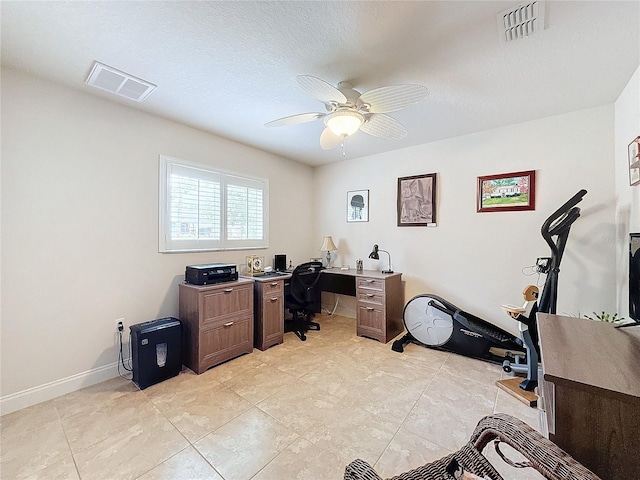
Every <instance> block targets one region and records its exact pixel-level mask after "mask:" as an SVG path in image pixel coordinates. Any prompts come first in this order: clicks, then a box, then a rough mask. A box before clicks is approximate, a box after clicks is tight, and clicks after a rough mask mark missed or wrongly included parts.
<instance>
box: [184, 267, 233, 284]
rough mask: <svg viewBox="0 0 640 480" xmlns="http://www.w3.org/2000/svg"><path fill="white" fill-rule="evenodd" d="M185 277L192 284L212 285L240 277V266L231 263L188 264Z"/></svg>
mask: <svg viewBox="0 0 640 480" xmlns="http://www.w3.org/2000/svg"><path fill="white" fill-rule="evenodd" d="M184 279H185V281H186V282H187V283H190V284H191V285H211V284H213V283H222V282H232V281H234V280H237V279H238V266H237V265H233V264H231V263H210V264H207V265H187V268H186V270H185V272H184Z"/></svg>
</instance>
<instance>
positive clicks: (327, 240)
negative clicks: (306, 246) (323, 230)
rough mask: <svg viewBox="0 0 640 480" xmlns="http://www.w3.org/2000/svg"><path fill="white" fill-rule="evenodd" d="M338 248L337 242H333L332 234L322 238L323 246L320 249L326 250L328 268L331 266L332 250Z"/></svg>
mask: <svg viewBox="0 0 640 480" xmlns="http://www.w3.org/2000/svg"><path fill="white" fill-rule="evenodd" d="M336 250H338V247H336V244H335V243H333V238H331V235H329V236H328V237H324V238H323V239H322V246H321V247H320V251H321V252H326V256H325V259H326V261H327V264H326V265H325V267H326V268H331V252H335V251H336Z"/></svg>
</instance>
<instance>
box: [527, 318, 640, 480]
mask: <svg viewBox="0 0 640 480" xmlns="http://www.w3.org/2000/svg"><path fill="white" fill-rule="evenodd" d="M538 332H539V334H540V350H541V354H542V369H543V379H542V380H543V381H541V382H540V392H539V393H540V396H541V399H540V400H541V401H540V402H539V407H540V409H541V410H542V411H543V417H546V421H545V420H543V425H542V426H543V429H544V427H545V426H546V427H547V428H548V433H549V439H550V440H552V441H553V442H554V443H556V444H557V445H558V446H559V447H560V448H562V449H563V450H565V451H566V452H568V453H569V454H570V455H571V456H573V457H574V458H575V459H576V460H578V461H579V462H580V463H582V464H583V465H584V466H586V467H587V468H589V469H590V470H592V471H593V472H594V473H595V474H597V475H598V476H600V477H601V478H602V479H604V480H616V479H620V480H629V479H631V478H638V479H640V455H639V454H638V447H639V446H640V327H630V328H624V329H616V328H614V326H613V325H611V324H609V323H603V322H597V321H593V320H588V319H580V318H574V317H564V316H560V315H550V314H544V313H540V314H538ZM544 423H546V425H545V424H544Z"/></svg>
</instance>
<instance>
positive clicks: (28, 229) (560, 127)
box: [0, 70, 640, 413]
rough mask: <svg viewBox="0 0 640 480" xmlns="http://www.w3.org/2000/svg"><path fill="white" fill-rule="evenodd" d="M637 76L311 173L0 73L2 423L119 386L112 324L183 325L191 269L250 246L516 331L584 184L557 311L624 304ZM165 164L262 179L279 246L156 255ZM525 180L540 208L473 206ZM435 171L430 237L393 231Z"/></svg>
mask: <svg viewBox="0 0 640 480" xmlns="http://www.w3.org/2000/svg"><path fill="white" fill-rule="evenodd" d="M638 78H639V73H638V72H637V71H636V74H635V75H634V77H633V78H632V79H631V82H630V84H629V86H627V88H626V89H625V91H624V92H623V94H622V95H621V97H620V99H619V100H618V102H617V103H616V105H615V109H614V105H608V106H603V107H599V108H593V109H588V110H583V111H579V112H574V113H570V114H566V115H560V116H556V117H551V118H545V119H541V120H536V121H533V122H527V123H523V124H518V125H510V126H506V127H503V128H499V129H495V130H490V131H484V132H480V133H476V134H472V135H466V136H463V137H458V138H453V139H448V140H443V141H440V142H434V143H431V144H427V145H421V146H417V147H413V148H409V149H405V150H400V151H396V152H391V153H387V154H381V155H375V156H371V157H367V158H362V159H356V160H347V161H343V162H339V163H335V164H331V165H326V166H322V167H318V168H316V169H311V168H310V167H307V166H304V165H301V164H298V163H295V162H291V161H288V160H285V159H282V158H279V157H276V156H273V155H270V154H267V153H265V152H261V151H259V150H255V149H252V148H250V147H246V146H242V145H239V144H237V143H234V142H231V141H228V140H225V139H222V138H219V137H216V136H213V135H210V134H207V133H205V132H202V131H199V130H195V129H192V128H189V127H185V126H182V125H179V124H176V123H173V122H170V121H168V120H164V119H161V118H158V117H154V116H151V115H147V114H144V113H141V112H138V111H136V110H134V109H130V108H128V107H125V106H122V105H119V104H116V103H113V102H110V101H106V100H103V99H100V98H97V97H93V96H89V95H85V94H82V93H78V92H75V91H72V90H70V89H67V88H63V87H59V86H56V85H54V84H51V83H49V82H46V81H42V80H39V79H36V78H34V77H31V76H28V75H24V74H19V73H16V72H13V71H7V70H3V71H2V112H1V114H2V117H1V120H2V124H1V127H2V150H1V153H2V158H1V160H2V171H1V175H2V178H1V180H2V203H1V206H2V212H1V214H2V223H1V235H2V241H1V243H0V246H1V260H2V263H1V265H2V272H1V298H0V301H1V304H2V309H1V317H0V320H1V329H0V335H1V337H0V339H1V356H0V359H1V375H2V384H1V406H2V413H7V412H8V411H11V410H14V409H17V408H21V407H23V406H27V405H30V404H33V403H36V402H38V401H42V400H46V399H48V398H52V397H54V396H56V395H60V394H63V393H66V392H68V391H72V390H75V389H78V388H82V387H83V386H86V385H88V384H91V383H94V382H97V381H101V380H104V379H107V378H110V377H113V376H114V375H116V369H115V361H116V358H117V349H116V344H115V341H114V340H115V335H114V328H115V319H117V318H120V317H124V318H125V319H126V320H125V322H126V324H127V325H131V324H134V323H139V322H142V321H145V320H149V319H153V318H158V317H162V316H167V315H176V314H177V284H178V283H179V282H180V281H182V277H183V274H184V266H185V265H188V264H196V263H208V262H216V261H230V262H233V263H238V264H243V263H244V257H245V255H247V254H249V253H258V254H263V255H265V257H267V258H268V259H270V258H271V257H272V256H273V254H275V253H286V254H288V256H289V258H291V259H292V260H293V262H294V263H298V262H300V261H303V260H305V259H307V258H308V257H309V256H315V255H317V254H318V251H317V249H318V248H319V246H320V241H321V238H322V236H324V235H333V238H334V240H335V241H336V243H337V244H338V247H339V252H338V253H339V258H338V259H337V260H336V262H335V263H336V265H340V264H342V263H345V264H349V265H351V266H352V267H353V266H354V264H355V259H356V258H362V259H364V261H365V268H374V269H376V268H379V267H380V265H381V264H382V263H384V262H380V263H378V262H374V261H373V260H369V259H368V258H367V255H368V254H369V252H370V250H371V247H372V245H373V244H374V243H378V244H379V245H380V247H381V248H384V249H387V250H389V251H390V252H391V255H392V259H393V266H394V269H395V270H396V271H401V272H403V278H404V280H405V300H408V299H410V298H411V297H413V296H414V295H416V294H419V293H425V292H431V293H435V294H438V295H441V296H443V297H445V298H447V299H449V300H450V301H452V302H453V303H455V304H457V305H458V306H460V307H462V308H464V309H468V310H469V311H470V312H472V313H475V314H476V315H479V316H482V317H484V318H487V319H488V320H490V321H492V322H494V323H496V324H498V325H501V326H502V327H504V328H507V329H508V330H511V331H513V332H514V333H515V328H516V327H515V325H514V324H513V322H512V321H511V320H509V319H508V318H507V317H506V316H505V315H504V314H503V313H502V311H501V310H500V308H499V305H500V304H503V303H519V302H520V301H521V297H520V292H521V290H522V288H523V287H524V286H525V285H526V284H528V283H531V282H535V281H536V280H537V278H536V277H535V276H534V277H528V276H525V275H523V274H522V269H523V268H525V267H527V266H530V265H533V263H534V262H535V258H536V257H538V256H547V255H548V254H549V250H548V247H547V246H546V244H545V243H544V241H543V240H542V238H541V236H540V233H539V232H540V225H541V224H542V222H543V221H544V219H545V218H546V217H547V216H548V215H549V214H550V213H551V212H552V211H553V210H555V209H556V208H557V207H558V206H559V205H560V204H561V203H563V202H564V201H565V200H567V199H568V198H569V197H570V196H572V195H573V194H574V193H575V192H577V191H578V190H579V189H581V188H585V189H587V190H588V192H589V193H588V194H587V196H586V197H585V199H584V201H583V202H582V203H581V204H580V207H581V208H582V217H581V218H580V219H579V220H578V221H577V223H576V224H575V225H574V227H573V229H572V232H571V237H570V240H569V245H568V247H567V252H566V254H565V258H564V260H563V264H562V272H561V274H560V294H559V302H558V311H559V312H561V313H568V314H573V315H577V314H579V313H580V314H584V313H590V312H591V311H593V310H608V311H614V310H616V307H618V308H619V305H620V303H621V302H622V300H620V299H621V296H623V295H622V294H621V293H620V291H621V289H622V288H624V281H623V278H624V275H626V271H625V273H621V271H620V268H624V267H621V264H622V263H623V262H622V261H621V260H620V258H622V256H623V255H624V254H623V253H621V252H622V251H623V247H624V246H623V245H622V244H621V242H624V241H625V240H624V238H625V237H626V235H627V234H628V232H629V231H630V230H631V231H639V230H640V223H638V222H640V214H639V211H640V202H639V195H640V193H639V192H640V188H639V187H635V188H634V189H630V188H629V187H628V185H625V181H626V178H627V177H626V172H625V171H624V165H623V163H624V162H625V161H626V156H625V155H626V144H627V143H628V141H630V138H633V136H635V135H637V133H638V131H640V119H639V114H638V108H639V107H638V96H639V92H640V88H639V87H638V82H639V81H640V80H639V79H638ZM634 101H635V104H634V103H633V102H634ZM614 119H615V122H614ZM614 123H615V125H614ZM627 137H628V138H629V140H627ZM625 142H626V143H625ZM621 143H624V146H623V147H621V146H620V144H621ZM621 148H623V150H624V152H622V151H621ZM160 154H165V155H170V156H174V157H178V158H183V159H185V160H189V161H194V162H202V163H210V164H212V165H216V166H219V167H222V168H225V169H231V170H235V171H239V172H247V173H251V174H253V175H259V176H264V177H267V178H269V179H270V204H271V217H270V245H271V248H270V249H269V250H267V251H262V250H261V251H258V252H255V251H241V252H227V253H199V254H173V255H172V254H168V255H163V254H159V253H158V245H157V243H158V231H157V228H158V226H157V219H158V200H157V198H158V155H160ZM529 169H534V170H536V172H537V179H536V182H537V188H536V193H537V201H536V210H535V211H525V212H505V213H482V214H478V213H476V211H475V208H476V207H475V202H476V181H477V177H478V176H480V175H487V174H494V173H505V172H513V171H518V170H529ZM613 170H615V173H614V172H613ZM433 172H436V173H437V174H438V210H437V215H438V226H437V227H435V228H423V227H405V228H398V227H397V226H396V188H397V178H398V177H401V176H408V175H416V174H421V173H433ZM360 189H368V190H369V191H370V221H369V222H367V223H347V222H346V198H347V191H350V190H360ZM292 198H293V199H295V201H291V199H292ZM634 225H635V227H634ZM625 246H626V243H625ZM616 257H618V260H616ZM616 265H617V266H616ZM616 298H617V299H618V303H616ZM342 300H343V301H342V302H341V303H340V308H341V309H340V310H339V311H340V312H341V313H344V314H347V315H353V310H350V308H351V309H352V308H353V300H352V299H351V298H348V297H346V298H345V297H343V298H342ZM325 301H326V302H327V306H331V307H333V303H330V302H332V301H333V298H329V299H326V298H325ZM625 301H626V300H625ZM622 305H624V302H622Z"/></svg>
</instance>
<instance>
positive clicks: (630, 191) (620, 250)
mask: <svg viewBox="0 0 640 480" xmlns="http://www.w3.org/2000/svg"><path fill="white" fill-rule="evenodd" d="M615 108H616V116H615V139H616V140H615V141H616V147H615V151H616V154H615V155H616V159H615V182H616V213H615V215H616V217H615V218H616V220H615V222H616V225H617V230H616V286H617V293H618V295H617V304H616V305H617V309H616V311H617V312H620V315H622V316H623V317H625V318H626V317H627V315H629V233H630V232H640V185H636V186H633V187H631V186H630V185H629V157H628V154H627V146H628V144H629V143H630V142H631V140H633V139H634V138H636V137H637V136H638V135H640V67H638V69H636V71H635V73H634V74H633V76H632V77H631V80H630V81H629V83H628V84H627V86H626V88H625V89H624V90H623V92H622V93H621V94H620V97H618V100H617V101H616V106H615Z"/></svg>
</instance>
